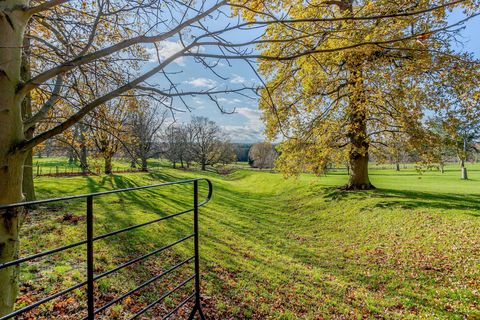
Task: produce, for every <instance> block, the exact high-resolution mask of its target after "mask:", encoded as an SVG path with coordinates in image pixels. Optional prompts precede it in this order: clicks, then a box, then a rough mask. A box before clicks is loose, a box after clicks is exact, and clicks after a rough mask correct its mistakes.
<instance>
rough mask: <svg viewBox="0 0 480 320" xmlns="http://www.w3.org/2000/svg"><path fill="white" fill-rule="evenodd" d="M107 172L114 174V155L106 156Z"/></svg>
mask: <svg viewBox="0 0 480 320" xmlns="http://www.w3.org/2000/svg"><path fill="white" fill-rule="evenodd" d="M104 159H105V174H112V157H109V156H107V157H105V158H104Z"/></svg>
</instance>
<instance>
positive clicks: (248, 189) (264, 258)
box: [21, 165, 480, 319]
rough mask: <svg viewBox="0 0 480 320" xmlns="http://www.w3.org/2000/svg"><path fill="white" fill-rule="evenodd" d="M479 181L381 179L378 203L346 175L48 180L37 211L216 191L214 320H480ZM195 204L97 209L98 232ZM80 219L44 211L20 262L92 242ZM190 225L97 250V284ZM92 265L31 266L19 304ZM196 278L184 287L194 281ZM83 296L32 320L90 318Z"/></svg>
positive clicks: (27, 235) (167, 258) (156, 261)
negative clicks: (348, 188) (67, 200)
mask: <svg viewBox="0 0 480 320" xmlns="http://www.w3.org/2000/svg"><path fill="white" fill-rule="evenodd" d="M469 169H470V177H471V180H469V181H461V180H460V179H459V170H458V168H457V167H456V166H449V167H447V171H446V173H444V174H441V173H438V172H434V171H427V172H425V173H423V174H422V175H419V174H418V173H417V172H416V171H414V170H413V169H408V170H402V171H400V172H395V171H393V170H372V171H371V180H372V182H373V184H374V185H375V186H376V187H377V190H374V191H365V192H356V193H353V192H342V191H339V190H338V189H337V188H336V187H337V186H340V185H342V184H343V183H345V182H346V176H345V174H344V173H342V172H335V173H330V174H328V175H327V176H325V177H315V176H312V175H302V176H301V177H299V178H298V179H289V180H285V179H284V178H283V177H282V175H280V174H275V173H270V172H259V171H247V170H240V171H236V172H234V173H232V174H230V175H225V176H220V175H217V174H215V173H213V172H207V173H200V172H188V171H181V170H174V169H170V168H165V169H163V170H162V171H159V172H155V173H146V174H143V173H142V174H140V173H136V174H125V175H113V176H110V177H108V176H98V177H97V176H89V177H70V178H54V177H39V178H37V179H36V186H37V190H38V195H39V198H48V197H54V196H62V195H70V194H81V193H86V192H96V191H102V190H109V189H116V188H124V187H130V186H136V185H145V184H152V183H158V182H159V181H174V180H177V179H184V178H190V177H199V176H202V177H208V178H209V179H211V180H212V182H213V184H214V196H213V199H212V201H211V202H210V203H209V204H208V205H207V206H205V207H203V208H202V209H201V211H200V231H201V256H202V277H203V283H202V287H203V293H204V295H205V300H204V302H205V305H206V312H207V313H208V314H209V315H211V316H213V317H214V318H215V319H324V318H325V319H362V318H387V319H464V318H468V319H478V318H480V311H479V310H480V290H479V288H480V239H479V230H480V181H479V180H480V166H479V165H470V166H469ZM201 192H202V194H204V192H205V188H204V187H202V188H201ZM191 201H192V196H191V186H177V187H169V188H165V189H158V190H145V191H141V192H140V191H139V192H134V193H125V194H115V195H110V196H107V197H103V198H98V199H97V200H95V232H96V234H100V233H103V232H108V231H112V230H115V229H118V228H122V227H125V226H128V225H131V224H134V223H141V222H144V221H148V220H151V219H154V218H156V217H159V216H162V215H166V214H168V213H172V212H175V211H177V210H181V209H184V208H186V207H188V206H189V205H191ZM82 208H84V204H83V203H80V202H78V201H75V202H73V203H71V204H64V205H48V206H42V207H40V208H38V209H36V210H34V211H33V212H32V213H31V214H30V215H29V217H28V219H27V220H26V222H25V225H24V227H23V237H24V240H23V246H22V255H24V254H28V253H33V252H39V251H41V250H45V249H48V248H53V247H56V246H58V245H60V244H66V243H70V242H72V241H74V240H79V239H82V237H83V234H84V230H85V226H84V221H81V220H80V221H78V222H77V223H72V222H68V221H60V220H59V217H61V216H63V215H64V214H65V213H71V214H73V215H74V216H80V215H82V214H83V211H82ZM190 225H191V216H188V215H187V216H184V217H178V218H175V221H172V220H168V221H164V222H162V223H159V224H155V225H152V226H149V227H145V228H141V229H137V230H134V231H130V232H128V233H126V234H122V235H121V236H119V237H113V238H109V239H108V240H104V241H101V243H97V244H96V246H95V248H96V251H97V256H96V268H97V271H96V272H97V273H99V272H101V271H105V270H108V269H109V268H112V267H114V266H115V265H117V264H119V263H122V262H125V261H127V260H128V259H131V258H133V257H135V256H138V255H139V254H142V253H146V252H148V251H150V250H153V248H156V247H159V246H161V245H165V244H167V243H169V242H171V241H172V240H174V239H177V238H179V237H181V236H182V235H185V234H188V233H189V230H190V229H189V228H190ZM190 249H191V242H188V243H186V244H184V245H181V246H179V247H178V248H176V249H174V250H169V251H168V252H166V253H165V254H164V255H159V256H158V257H155V258H153V259H149V260H148V261H147V262H146V263H141V264H139V265H138V266H136V267H134V268H128V269H127V270H125V271H124V272H122V273H120V274H118V275H115V276H111V277H108V278H107V279H103V280H102V281H101V282H100V283H99V285H98V288H97V294H98V301H97V303H98V304H99V305H101V304H102V303H104V302H105V301H109V300H111V299H112V297H114V296H116V295H118V294H120V293H123V292H125V291H127V290H128V289H131V288H133V287H134V286H135V285H136V284H137V285H138V284H139V283H141V282H142V281H145V280H146V279H148V278H149V277H151V276H152V275H154V274H158V273H159V272H161V270H163V269H162V266H167V267H168V266H171V265H173V264H174V263H175V261H179V260H181V259H183V258H185V257H188V256H189V253H190ZM84 259H85V255H84V253H83V249H80V248H79V249H78V250H71V251H69V252H65V253H62V254H58V255H56V256H55V257H53V258H51V259H50V260H45V259H43V260H39V262H38V263H35V264H29V265H28V266H26V267H24V269H23V272H22V279H23V285H22V292H23V294H24V296H23V297H22V299H23V300H22V299H21V300H22V301H24V300H26V298H25V297H27V298H28V299H32V297H33V295H36V294H39V295H41V296H44V295H45V294H47V293H49V292H53V291H55V290H58V289H60V288H64V287H66V286H68V285H72V284H73V283H75V282H76V281H79V280H83V279H84V278H85V277H84V275H85V268H84ZM52 263H56V264H58V265H57V266H55V267H52ZM188 270H189V269H188V268H185V269H181V270H179V271H178V272H176V273H175V274H174V278H175V279H177V280H178V279H183V278H185V277H186V276H187V275H189V274H190V273H189V272H190V271H188ZM172 283H173V282H169V281H167V280H165V281H161V282H160V283H158V284H157V285H155V286H153V287H152V288H150V289H148V290H146V291H144V293H143V294H142V295H139V296H135V297H134V298H133V299H132V300H129V301H127V302H125V303H123V304H120V305H119V306H116V307H115V308H114V309H112V311H110V313H106V314H105V315H106V316H107V318H115V319H116V318H119V319H124V318H127V316H128V315H131V314H132V313H133V312H135V310H137V311H138V309H139V308H141V306H144V305H146V304H147V303H148V302H149V301H152V300H154V298H155V297H156V296H158V295H160V292H164V291H165V289H166V288H167V287H170V288H171V287H172ZM83 294H84V292H81V291H78V292H76V293H75V295H74V296H73V297H74V298H75V299H74V300H68V298H67V297H66V298H64V299H63V300H61V301H58V302H55V303H53V304H50V305H47V306H46V307H45V308H44V309H42V310H41V311H40V312H39V313H37V314H35V315H37V316H41V315H43V316H47V317H48V315H49V317H53V316H58V315H59V314H76V313H77V312H78V311H79V310H80V309H81V308H82V307H83V306H84V304H83V305H82V303H81V302H80V301H81V296H82V295H83ZM182 294H183V295H185V292H183V293H182ZM180 298H181V295H180V294H179V295H178V296H174V297H172V299H171V301H168V302H169V303H170V304H169V305H168V304H167V305H166V306H160V307H159V308H157V310H156V311H155V312H159V314H162V312H163V313H164V312H165V309H164V307H165V308H167V309H168V307H172V306H173V301H178V299H180ZM65 301H67V302H65ZM72 301H76V302H75V303H72ZM22 303H23V302H22Z"/></svg>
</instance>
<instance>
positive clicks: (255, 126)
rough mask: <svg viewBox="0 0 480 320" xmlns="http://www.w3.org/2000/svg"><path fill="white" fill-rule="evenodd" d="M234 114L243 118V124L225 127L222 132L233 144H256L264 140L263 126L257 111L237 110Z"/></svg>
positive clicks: (259, 113)
mask: <svg viewBox="0 0 480 320" xmlns="http://www.w3.org/2000/svg"><path fill="white" fill-rule="evenodd" d="M236 114H239V115H240V116H242V117H243V118H244V123H243V124H238V125H237V124H235V125H225V126H223V128H224V130H225V131H226V132H227V134H228V135H229V136H230V138H231V139H232V141H234V142H258V141H262V140H264V136H263V129H264V125H263V122H262V120H261V119H260V116H261V112H260V110H258V109H250V108H237V109H236Z"/></svg>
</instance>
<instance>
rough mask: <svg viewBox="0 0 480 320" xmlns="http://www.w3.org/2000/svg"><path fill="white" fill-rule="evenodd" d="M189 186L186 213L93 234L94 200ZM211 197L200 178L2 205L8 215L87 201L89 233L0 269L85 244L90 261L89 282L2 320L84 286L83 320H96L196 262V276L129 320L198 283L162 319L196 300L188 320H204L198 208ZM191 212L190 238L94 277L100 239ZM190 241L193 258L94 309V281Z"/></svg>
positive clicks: (15, 312) (2, 265)
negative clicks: (201, 196) (201, 194)
mask: <svg viewBox="0 0 480 320" xmlns="http://www.w3.org/2000/svg"><path fill="white" fill-rule="evenodd" d="M199 181H206V183H207V185H208V194H207V197H206V198H205V199H204V200H203V201H202V202H200V203H199V202H198V182H199ZM190 183H191V184H193V199H192V207H191V208H188V209H186V210H183V211H179V212H176V213H173V214H170V215H168V216H164V217H160V218H157V219H154V220H151V221H148V222H144V223H141V224H137V225H133V226H129V227H127V228H123V229H120V230H116V231H112V232H109V233H105V234H102V235H94V230H93V217H94V199H95V198H96V197H100V196H103V195H108V194H113V193H122V192H129V191H135V190H142V189H152V188H160V187H166V186H171V185H180V184H190ZM211 196H212V183H211V182H210V180H208V179H203V178H199V179H189V180H181V181H176V182H167V183H160V184H155V185H149V186H141V187H133V188H125V189H118V190H112V191H105V192H97V193H90V194H85V195H78V196H70V197H63V198H54V199H48V200H39V201H31V202H24V203H17V204H10V205H3V206H0V210H7V214H8V210H12V209H16V208H20V207H27V206H33V205H39V204H46V203H52V202H61V201H71V200H74V199H85V201H86V225H87V232H86V233H87V234H86V239H85V240H82V241H79V242H75V243H72V244H69V245H66V246H63V247H58V248H55V249H52V250H48V251H44V252H40V253H37V254H34V255H31V256H27V257H23V258H19V259H17V260H14V261H9V262H6V263H3V264H0V269H4V268H16V267H18V266H19V265H20V264H21V263H24V262H28V261H32V260H35V259H38V258H41V257H45V256H48V255H51V254H55V253H57V252H60V251H64V250H67V249H71V248H74V247H78V246H82V245H86V251H87V261H86V264H87V277H86V278H87V280H86V281H83V282H80V283H77V284H76V285H74V286H71V287H69V288H67V289H64V290H61V291H59V292H57V293H55V294H52V295H50V296H48V297H45V298H42V299H40V300H38V301H35V302H33V303H32V304H30V305H28V306H25V307H22V308H19V309H17V310H15V311H13V312H12V313H10V314H8V315H6V316H3V317H1V318H0V320H6V319H12V318H14V317H17V316H21V315H22V314H24V313H26V312H28V311H30V310H32V309H34V308H37V307H38V306H40V305H42V304H44V303H46V302H48V301H51V300H53V299H56V298H58V297H61V296H62V295H65V294H67V293H69V292H71V291H73V290H75V289H79V288H82V287H85V286H86V288H87V317H85V318H84V320H85V319H88V320H93V319H95V316H96V315H97V314H98V313H100V312H102V311H105V310H106V309H108V308H109V307H111V306H113V305H114V304H116V303H118V302H121V301H122V300H124V299H126V298H127V297H129V296H131V295H132V294H134V293H136V292H137V291H139V290H141V289H142V288H145V287H146V286H148V285H149V284H151V283H153V282H155V281H156V280H158V279H160V278H162V277H164V276H166V275H167V274H169V273H170V272H172V271H174V270H176V269H178V268H180V267H182V266H183V265H186V264H187V263H189V262H191V261H193V263H194V274H193V275H191V276H190V277H189V278H187V279H185V280H184V281H182V282H181V283H179V284H178V285H177V286H175V287H174V288H173V289H172V290H170V291H168V292H165V293H164V294H162V295H161V296H160V297H159V298H158V299H157V300H155V301H153V302H152V303H150V304H148V305H147V306H146V307H145V308H143V309H142V310H140V311H139V312H137V313H136V314H135V315H133V316H132V317H131V318H129V319H136V318H137V317H139V316H141V315H143V314H144V313H145V312H147V311H148V310H150V309H151V308H153V307H154V306H155V305H157V304H158V303H160V302H161V301H163V300H164V299H165V298H167V297H168V296H170V295H171V294H172V293H174V292H175V291H177V290H178V289H180V288H182V287H184V286H185V285H186V284H188V283H189V282H191V281H194V282H195V283H194V292H193V293H191V294H190V295H188V296H187V297H186V298H185V299H184V300H183V301H181V302H180V303H178V304H177V305H176V306H175V308H174V309H173V310H171V311H170V312H169V313H168V314H167V315H165V316H164V317H163V319H168V318H170V317H171V316H172V315H174V314H175V313H176V312H177V311H178V310H179V309H180V308H181V307H182V306H184V305H185V304H186V303H188V302H189V301H194V305H193V308H192V310H191V312H190V315H189V318H188V319H193V318H194V317H195V315H197V314H198V316H199V317H200V319H205V315H204V313H203V311H202V305H201V297H200V265H199V260H200V255H199V250H198V209H199V207H201V206H203V205H205V204H206V203H207V202H208V201H210V199H211ZM192 211H193V233H191V234H189V235H186V236H184V237H183V238H181V239H178V240H177V241H175V242H173V243H170V244H168V245H166V246H163V247H161V248H158V249H156V250H153V251H151V252H149V253H147V254H145V255H142V256H139V257H137V258H135V259H133V260H130V261H128V262H126V263H123V264H121V265H118V266H117V267H115V268H113V269H111V270H109V271H106V272H103V273H100V274H95V273H94V258H95V252H94V249H93V243H94V242H95V241H98V240H100V239H105V238H108V237H111V236H114V235H117V234H120V233H122V232H126V231H129V230H133V229H136V228H140V227H143V226H147V225H150V224H153V223H157V222H161V221H163V220H167V219H171V218H173V217H176V216H180V215H183V214H186V213H188V212H192ZM191 238H193V242H194V245H193V255H192V256H190V257H189V258H187V259H185V260H183V261H181V262H179V263H177V264H176V265H174V266H173V267H171V268H169V269H167V270H165V271H164V272H162V273H160V274H158V275H156V276H154V277H153V278H151V279H149V280H148V281H146V282H144V283H142V284H141V285H139V286H138V287H136V288H135V289H132V290H130V291H128V292H127V293H125V294H123V295H121V296H119V297H117V298H115V299H113V300H112V301H110V302H108V303H106V304H105V305H103V306H100V307H96V306H95V303H94V298H95V292H94V283H95V281H97V280H99V279H101V278H103V277H105V276H108V275H111V274H113V273H115V272H117V271H119V270H121V269H123V268H125V267H128V266H130V265H133V264H134V263H137V262H139V261H142V260H144V259H146V258H148V257H150V256H153V255H155V254H157V253H160V252H162V251H164V250H167V249H169V248H171V247H173V246H175V245H177V244H179V243H182V242H184V241H186V240H188V239H191ZM0 290H1V288H0Z"/></svg>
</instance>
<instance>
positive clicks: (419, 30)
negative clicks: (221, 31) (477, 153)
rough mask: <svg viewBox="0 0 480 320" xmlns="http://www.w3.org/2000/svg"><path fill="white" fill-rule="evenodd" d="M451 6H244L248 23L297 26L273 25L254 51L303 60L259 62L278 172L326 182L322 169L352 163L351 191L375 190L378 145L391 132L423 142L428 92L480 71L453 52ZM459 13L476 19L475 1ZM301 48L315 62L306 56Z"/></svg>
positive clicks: (347, 0)
mask: <svg viewBox="0 0 480 320" xmlns="http://www.w3.org/2000/svg"><path fill="white" fill-rule="evenodd" d="M455 4H459V3H455ZM445 5H447V6H448V3H446V2H445V1H415V2H412V1H389V0H385V1H383V0H382V1H353V0H338V1H307V2H305V1H300V0H298V1H281V0H280V1H252V2H250V3H249V4H245V7H247V9H244V8H243V13H244V16H245V17H246V18H248V19H252V20H255V21H263V20H264V19H265V18H267V17H268V19H271V16H272V15H274V14H278V15H283V16H282V19H283V20H284V21H292V23H284V24H270V25H269V26H268V28H267V31H266V32H265V34H264V35H263V38H262V41H263V42H260V43H259V45H258V48H259V50H261V51H262V54H263V55H273V56H275V55H285V56H294V55H295V54H298V55H299V57H298V59H295V60H281V61H276V60H264V61H261V63H260V71H261V73H262V74H263V75H264V77H265V78H266V80H267V81H266V86H265V88H264V89H263V90H262V99H261V102H260V108H261V109H262V110H263V114H264V119H265V122H266V126H267V129H266V132H267V135H268V137H269V138H271V139H274V138H276V137H278V136H282V137H283V139H284V142H283V143H282V144H281V145H280V147H279V150H280V153H281V155H280V158H279V160H278V162H277V164H278V168H279V169H280V170H282V171H284V172H285V173H286V174H298V173H299V172H301V171H302V170H307V171H313V172H316V173H318V174H321V173H322V172H323V171H324V168H325V167H326V163H328V162H331V161H334V162H339V163H341V162H344V161H345V159H346V160H348V163H349V167H350V177H349V181H348V183H347V185H346V187H345V188H346V189H370V188H373V185H372V184H371V182H370V179H369V175H368V161H369V153H370V152H371V148H374V147H375V146H374V145H373V144H372V141H374V140H376V139H377V137H378V136H379V135H381V134H383V133H385V132H402V133H405V134H407V135H408V137H409V139H410V140H411V144H412V145H418V144H421V143H422V139H421V133H422V132H424V130H422V125H423V123H422V120H423V118H424V111H425V105H426V101H427V98H429V99H432V98H433V97H432V96H431V95H430V96H429V92H428V90H425V88H428V87H430V86H431V85H432V84H435V82H434V81H433V80H434V79H435V77H438V76H439V74H440V73H441V72H444V71H445V70H447V72H458V70H454V66H455V65H456V64H455V62H456V61H459V60H460V61H464V62H465V63H466V64H472V63H473V64H475V63H478V62H477V61H469V60H472V59H469V58H468V57H466V56H460V55H458V54H456V53H455V52H453V51H452V50H451V48H450V42H451V41H452V40H453V39H455V32H454V31H455V28H454V27H452V28H451V27H449V26H448V24H447V11H446V10H445V7H444V6H445ZM462 5H466V6H468V5H470V7H469V8H470V9H474V10H477V12H478V7H475V4H474V3H473V2H470V3H467V2H463V3H462ZM432 6H433V7H432ZM439 6H440V7H441V8H439ZM450 8H451V7H450ZM475 14H477V13H472V11H468V12H466V15H467V16H468V15H475ZM367 17H372V19H368V18H367ZM373 17H382V18H381V19H373ZM299 37H302V39H301V40H295V41H288V39H292V38H293V39H298V38H299ZM338 48H343V49H342V50H338ZM305 49H307V50H309V51H310V52H311V54H309V55H306V56H305V55H303V54H301V52H303V51H304V50H305ZM465 60H468V61H465Z"/></svg>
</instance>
